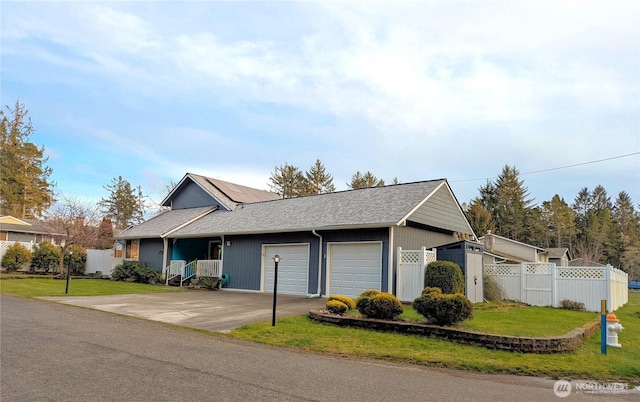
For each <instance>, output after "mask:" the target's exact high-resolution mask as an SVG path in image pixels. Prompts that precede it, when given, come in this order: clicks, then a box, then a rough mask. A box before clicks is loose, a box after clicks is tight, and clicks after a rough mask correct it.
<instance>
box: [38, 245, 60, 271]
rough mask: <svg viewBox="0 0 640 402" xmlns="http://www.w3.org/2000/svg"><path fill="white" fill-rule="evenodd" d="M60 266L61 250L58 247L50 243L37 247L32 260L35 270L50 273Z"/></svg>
mask: <svg viewBox="0 0 640 402" xmlns="http://www.w3.org/2000/svg"><path fill="white" fill-rule="evenodd" d="M59 265H60V249H59V248H58V247H57V246H55V245H54V244H52V243H50V242H48V241H45V242H42V243H38V244H36V245H35V247H34V248H33V254H32V258H31V267H32V268H33V269H36V270H40V271H44V272H49V271H55V270H56V268H57V267H58V266H59Z"/></svg>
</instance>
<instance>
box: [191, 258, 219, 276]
mask: <svg viewBox="0 0 640 402" xmlns="http://www.w3.org/2000/svg"><path fill="white" fill-rule="evenodd" d="M196 276H198V277H202V276H205V277H214V278H220V277H221V276H222V260H198V264H197V267H196Z"/></svg>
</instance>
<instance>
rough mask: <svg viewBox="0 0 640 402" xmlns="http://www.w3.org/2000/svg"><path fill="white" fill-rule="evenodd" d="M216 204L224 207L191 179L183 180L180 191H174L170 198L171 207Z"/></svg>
mask: <svg viewBox="0 0 640 402" xmlns="http://www.w3.org/2000/svg"><path fill="white" fill-rule="evenodd" d="M214 205H218V206H219V207H220V208H222V209H226V208H225V207H224V206H222V205H221V204H220V203H219V202H217V201H216V200H215V199H214V198H213V197H212V196H211V195H210V194H208V193H207V192H206V191H204V190H203V189H202V187H200V186H198V185H197V184H196V183H194V182H192V181H188V182H185V183H184V185H183V187H182V188H181V189H180V191H178V192H176V193H175V196H174V198H173V199H172V200H171V209H184V208H197V207H208V206H214Z"/></svg>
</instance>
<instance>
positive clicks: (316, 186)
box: [305, 159, 336, 195]
mask: <svg viewBox="0 0 640 402" xmlns="http://www.w3.org/2000/svg"><path fill="white" fill-rule="evenodd" d="M305 184H306V187H307V188H306V194H307V195H312V194H325V193H333V192H334V191H336V187H335V186H334V185H333V177H332V176H331V175H330V174H329V173H327V172H326V169H325V167H324V165H323V164H322V162H320V159H316V163H315V164H314V165H313V166H311V168H310V169H309V170H307V172H306V173H305Z"/></svg>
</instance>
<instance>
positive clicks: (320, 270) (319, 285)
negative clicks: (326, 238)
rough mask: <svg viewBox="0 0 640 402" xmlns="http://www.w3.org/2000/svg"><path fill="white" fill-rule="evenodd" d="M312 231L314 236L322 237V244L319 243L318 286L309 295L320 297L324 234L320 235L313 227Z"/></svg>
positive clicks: (309, 296) (310, 296) (313, 297)
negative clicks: (313, 292) (314, 291)
mask: <svg viewBox="0 0 640 402" xmlns="http://www.w3.org/2000/svg"><path fill="white" fill-rule="evenodd" d="M311 233H313V235H314V236H318V239H320V244H319V245H318V287H317V291H316V293H315V294H312V295H307V297H308V298H310V299H315V298H317V297H320V293H321V290H322V236H321V235H319V234H318V233H317V232H316V230H315V229H313V230H312V231H311Z"/></svg>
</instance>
